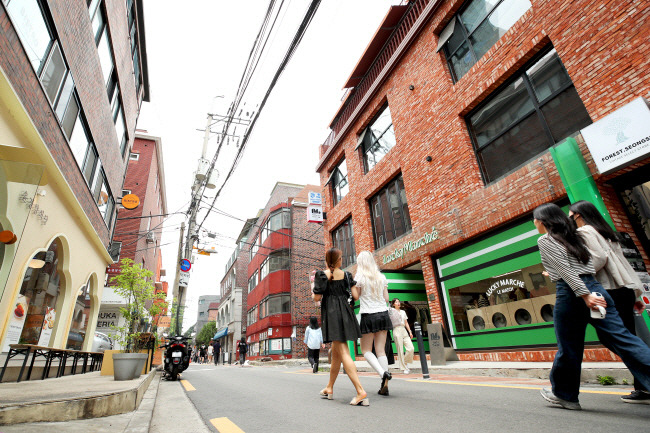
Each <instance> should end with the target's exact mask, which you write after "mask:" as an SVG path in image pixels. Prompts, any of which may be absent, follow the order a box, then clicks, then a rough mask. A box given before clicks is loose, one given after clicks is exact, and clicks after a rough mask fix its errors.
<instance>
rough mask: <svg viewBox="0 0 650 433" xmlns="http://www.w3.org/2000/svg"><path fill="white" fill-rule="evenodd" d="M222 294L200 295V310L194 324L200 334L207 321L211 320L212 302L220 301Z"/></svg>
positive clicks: (195, 329) (195, 330)
mask: <svg viewBox="0 0 650 433" xmlns="http://www.w3.org/2000/svg"><path fill="white" fill-rule="evenodd" d="M220 299H221V296H219V295H204V296H199V300H198V311H197V313H196V324H195V325H194V332H196V334H197V335H198V334H199V332H201V329H203V327H204V326H205V324H206V323H208V322H209V321H210V319H209V315H210V304H212V303H213V302H219V300H220Z"/></svg>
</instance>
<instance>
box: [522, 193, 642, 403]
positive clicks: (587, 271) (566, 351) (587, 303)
mask: <svg viewBox="0 0 650 433" xmlns="http://www.w3.org/2000/svg"><path fill="white" fill-rule="evenodd" d="M533 223H534V224H535V227H536V228H537V230H538V231H539V232H540V233H541V234H542V236H540V237H539V239H537V245H538V247H539V252H540V254H541V259H542V265H543V266H544V268H545V269H546V271H547V272H548V274H549V276H550V278H551V280H552V281H555V285H556V299H555V308H554V310H553V326H554V327H555V335H556V338H557V344H558V351H557V353H556V355H555V359H554V360H553V367H552V368H551V372H550V375H549V378H550V381H551V389H548V388H542V390H541V394H542V397H544V399H545V400H547V401H548V402H550V403H553V404H557V405H560V406H562V407H563V408H565V409H570V410H581V409H582V407H581V406H580V402H579V400H578V395H579V393H580V370H581V366H582V355H583V351H584V346H585V331H586V328H587V324H588V323H589V324H591V325H592V326H593V327H594V328H596V330H597V331H600V334H599V335H600V338H601V341H602V342H603V344H604V345H605V346H607V347H609V348H610V349H611V350H612V351H614V353H616V354H617V355H618V356H620V357H621V359H622V360H623V362H624V363H625V365H626V366H627V368H629V369H630V372H632V374H633V375H634V377H635V378H636V379H637V380H638V381H640V382H641V384H642V385H643V386H645V387H646V388H648V387H649V386H650V348H649V347H648V346H646V345H645V343H644V342H643V341H642V340H641V339H640V338H639V337H637V336H635V335H633V334H632V333H631V332H630V331H628V330H627V328H625V326H624V325H623V321H622V320H621V318H620V316H619V315H618V312H617V311H616V308H615V307H614V301H613V300H612V298H611V296H610V295H609V293H607V291H606V290H605V289H604V288H603V286H602V285H601V284H600V283H599V282H598V280H596V278H595V277H594V274H595V273H596V270H595V269H594V264H593V260H592V257H591V254H590V253H589V250H588V249H587V246H586V245H585V241H584V240H583V238H582V236H580V235H579V234H578V232H577V230H576V229H575V227H574V226H573V225H572V224H571V222H570V220H569V218H568V217H567V216H566V215H565V214H564V212H562V209H560V208H559V207H558V206H557V205H555V204H552V203H547V204H543V205H541V206H538V207H537V208H536V209H535V211H534V212H533ZM592 311H593V312H594V313H596V314H592V313H591V312H592ZM596 317H598V318H596Z"/></svg>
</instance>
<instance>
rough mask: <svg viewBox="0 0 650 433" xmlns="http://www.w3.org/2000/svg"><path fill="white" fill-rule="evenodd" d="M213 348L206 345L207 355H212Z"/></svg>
mask: <svg viewBox="0 0 650 433" xmlns="http://www.w3.org/2000/svg"><path fill="white" fill-rule="evenodd" d="M213 350H214V349H213V348H212V346H208V355H212V351H213Z"/></svg>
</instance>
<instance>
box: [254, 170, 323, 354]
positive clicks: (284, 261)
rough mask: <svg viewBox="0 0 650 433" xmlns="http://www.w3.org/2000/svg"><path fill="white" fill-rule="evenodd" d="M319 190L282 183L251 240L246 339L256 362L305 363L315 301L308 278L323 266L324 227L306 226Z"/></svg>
mask: <svg viewBox="0 0 650 433" xmlns="http://www.w3.org/2000/svg"><path fill="white" fill-rule="evenodd" d="M320 190H321V188H320V187H319V186H315V185H294V184H287V183H282V182H278V183H277V184H276V185H275V187H274V188H273V191H272V192H271V196H270V198H269V201H268V202H267V204H266V206H265V207H264V210H263V211H262V212H261V214H260V216H259V218H258V219H257V222H256V224H255V225H254V226H253V227H252V229H251V230H250V233H249V235H248V243H249V257H250V263H249V264H248V272H247V275H248V296H247V297H246V305H245V311H246V312H247V314H246V339H247V341H248V344H249V356H250V357H251V358H252V359H256V358H257V357H261V356H270V357H271V358H274V359H279V358H291V357H305V356H306V352H307V349H306V346H305V345H304V344H303V343H302V338H303V333H304V328H305V327H306V326H307V324H308V322H309V317H310V316H312V315H318V312H317V310H316V307H315V305H314V302H313V301H312V300H311V289H310V284H309V272H310V270H311V269H318V268H321V267H322V266H323V260H324V257H325V250H324V248H323V245H322V242H321V239H322V227H321V226H320V225H319V224H315V223H311V224H310V223H308V222H307V195H308V193H309V192H310V191H313V192H320Z"/></svg>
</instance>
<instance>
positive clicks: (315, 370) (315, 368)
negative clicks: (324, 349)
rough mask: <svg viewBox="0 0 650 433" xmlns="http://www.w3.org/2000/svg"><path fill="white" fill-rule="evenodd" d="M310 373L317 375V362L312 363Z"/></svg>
mask: <svg viewBox="0 0 650 433" xmlns="http://www.w3.org/2000/svg"><path fill="white" fill-rule="evenodd" d="M312 371H313V372H314V373H318V363H317V362H314V366H313V367H312Z"/></svg>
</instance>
